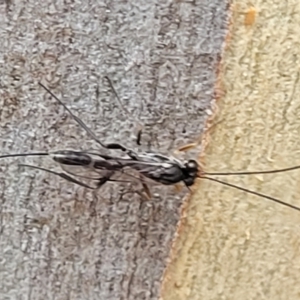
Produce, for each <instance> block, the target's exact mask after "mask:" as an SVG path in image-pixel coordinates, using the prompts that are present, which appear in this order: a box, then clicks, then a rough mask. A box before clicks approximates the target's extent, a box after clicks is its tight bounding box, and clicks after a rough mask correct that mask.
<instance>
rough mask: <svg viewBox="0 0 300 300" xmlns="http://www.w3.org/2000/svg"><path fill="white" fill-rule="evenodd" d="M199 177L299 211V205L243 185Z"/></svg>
mask: <svg viewBox="0 0 300 300" xmlns="http://www.w3.org/2000/svg"><path fill="white" fill-rule="evenodd" d="M201 178H204V179H208V180H211V181H214V182H218V183H220V184H223V185H226V186H230V187H232V188H235V189H237V190H241V191H243V192H246V193H249V194H253V195H256V196H259V197H262V198H265V199H268V200H270V201H273V202H276V203H279V204H281V205H284V206H287V207H290V208H293V209H295V210H298V211H300V207H298V206H295V205H292V204H289V203H286V202H284V201H281V200H279V199H276V198H274V197H270V196H267V195H265V194H261V193H258V192H255V191H252V190H249V189H246V188H243V187H240V186H238V185H235V184H232V183H228V182H225V181H221V180H218V179H215V178H211V177H206V176H203V177H202V176H201Z"/></svg>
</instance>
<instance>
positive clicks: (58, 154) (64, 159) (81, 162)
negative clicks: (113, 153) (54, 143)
mask: <svg viewBox="0 0 300 300" xmlns="http://www.w3.org/2000/svg"><path fill="white" fill-rule="evenodd" d="M51 156H52V158H53V160H55V161H56V162H58V163H60V164H64V165H72V166H88V165H90V164H91V162H92V158H91V157H90V156H89V155H87V154H84V153H82V152H76V151H68V150H63V151H55V152H52V153H51Z"/></svg>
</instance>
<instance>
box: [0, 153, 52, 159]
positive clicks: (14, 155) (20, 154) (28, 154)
mask: <svg viewBox="0 0 300 300" xmlns="http://www.w3.org/2000/svg"><path fill="white" fill-rule="evenodd" d="M47 155H49V153H47V152H35V153H13V154H5V155H0V159H1V158H7V157H20V156H47Z"/></svg>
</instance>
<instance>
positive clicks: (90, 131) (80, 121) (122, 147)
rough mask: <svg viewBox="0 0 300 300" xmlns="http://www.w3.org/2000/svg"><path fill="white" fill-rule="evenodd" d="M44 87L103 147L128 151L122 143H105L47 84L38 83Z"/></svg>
mask: <svg viewBox="0 0 300 300" xmlns="http://www.w3.org/2000/svg"><path fill="white" fill-rule="evenodd" d="M38 84H39V85H40V86H41V87H42V88H43V89H45V90H46V91H47V92H48V93H49V94H50V95H51V96H52V97H53V98H54V99H55V100H56V101H57V102H59V103H60V104H61V105H62V106H63V107H64V109H65V110H66V111H67V112H68V113H69V114H70V116H71V117H72V118H73V119H74V120H75V121H76V122H77V123H78V124H79V126H80V127H81V128H83V129H84V130H85V132H86V133H87V134H88V135H89V136H90V137H91V138H92V139H93V140H94V141H96V142H97V143H98V144H99V145H100V146H102V147H103V148H107V149H117V150H122V151H125V152H127V148H125V147H124V146H122V145H120V144H115V143H114V144H112V145H113V146H112V147H110V144H108V145H106V144H104V143H102V142H101V141H100V140H99V139H98V138H97V136H96V135H95V134H94V132H93V131H92V130H91V129H89V128H88V127H87V125H85V123H84V122H83V121H82V120H81V119H80V118H79V117H77V116H76V115H75V114H73V113H72V111H71V110H70V109H69V108H68V107H67V106H66V105H65V104H64V103H63V102H62V101H61V100H60V99H59V98H58V97H57V96H55V95H54V94H53V93H52V92H51V91H50V90H49V89H48V88H47V87H46V86H44V85H43V84H42V83H41V82H39V83H38Z"/></svg>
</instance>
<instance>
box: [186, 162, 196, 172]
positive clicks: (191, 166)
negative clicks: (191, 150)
mask: <svg viewBox="0 0 300 300" xmlns="http://www.w3.org/2000/svg"><path fill="white" fill-rule="evenodd" d="M185 167H186V168H187V170H188V171H189V172H197V171H198V163H197V162H196V161H195V160H189V161H188V162H187V163H186V164H185Z"/></svg>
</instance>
